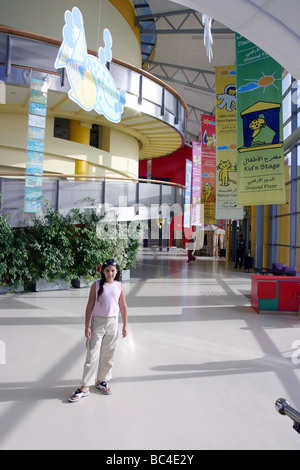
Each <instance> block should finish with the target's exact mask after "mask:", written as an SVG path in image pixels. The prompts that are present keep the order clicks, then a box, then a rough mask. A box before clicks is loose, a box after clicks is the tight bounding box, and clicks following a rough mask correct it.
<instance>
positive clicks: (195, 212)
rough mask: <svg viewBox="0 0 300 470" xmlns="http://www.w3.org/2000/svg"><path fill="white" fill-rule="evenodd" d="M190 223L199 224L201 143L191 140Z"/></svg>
mask: <svg viewBox="0 0 300 470" xmlns="http://www.w3.org/2000/svg"><path fill="white" fill-rule="evenodd" d="M192 146H193V154H192V156H193V160H192V162H193V167H192V220H191V223H192V225H200V224H201V143H200V142H195V141H193V142H192Z"/></svg>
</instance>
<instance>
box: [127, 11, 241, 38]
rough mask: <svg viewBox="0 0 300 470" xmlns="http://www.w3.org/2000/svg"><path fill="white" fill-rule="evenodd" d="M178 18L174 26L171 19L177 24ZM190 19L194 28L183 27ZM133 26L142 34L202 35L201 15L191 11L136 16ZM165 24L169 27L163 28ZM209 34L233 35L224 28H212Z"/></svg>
mask: <svg viewBox="0 0 300 470" xmlns="http://www.w3.org/2000/svg"><path fill="white" fill-rule="evenodd" d="M179 16H182V21H181V22H180V23H179V24H174V21H173V22H172V19H173V18H174V17H176V18H177V23H178V17H179ZM191 18H192V20H193V21H194V22H195V26H194V27H185V26H184V25H185V23H186V22H187V20H190V19H191ZM160 23H163V24H164V27H160ZM135 24H136V26H137V27H138V28H139V30H140V32H141V33H142V34H174V33H176V34H204V26H203V23H202V13H199V12H196V11H195V10H191V9H185V10H177V11H169V12H163V13H154V14H153V13H152V14H149V15H138V16H136V17H135ZM166 24H167V25H169V27H168V28H166V27H165V25H166ZM211 32H212V34H213V35H216V34H234V33H233V31H231V30H230V29H228V28H225V27H222V28H212V30H211Z"/></svg>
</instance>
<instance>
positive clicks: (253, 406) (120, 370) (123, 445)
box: [0, 249, 300, 450]
mask: <svg viewBox="0 0 300 470" xmlns="http://www.w3.org/2000/svg"><path fill="white" fill-rule="evenodd" d="M250 282H251V281H250V274H248V273H245V272H244V271H243V270H234V269H233V265H232V263H228V262H226V261H222V260H216V259H208V258H198V259H197V260H196V261H195V262H194V263H187V256H186V254H185V253H184V252H183V251H182V250H178V251H174V250H173V251H172V252H154V251H151V250H145V249H144V250H141V253H140V259H139V261H138V265H137V268H136V269H135V270H132V271H131V280H130V281H129V282H126V283H125V289H126V296H127V303H128V307H129V315H130V322H129V335H128V337H127V338H126V339H122V338H120V339H119V344H118V349H117V353H116V358H115V365H114V379H113V381H112V382H111V384H110V385H111V387H112V390H113V393H112V395H110V396H104V395H101V394H100V393H99V391H97V390H96V389H94V390H91V392H92V393H91V394H90V396H89V397H87V398H84V399H82V400H81V401H80V402H79V403H76V404H70V403H69V402H68V401H67V398H68V396H69V395H70V393H71V392H73V391H74V389H75V388H76V387H77V385H78V383H79V380H80V378H81V373H82V366H83V361H84V357H85V339H84V329H83V324H84V312H85V305H86V302H87V298H88V293H89V289H86V288H84V289H70V290H67V291H53V292H39V293H26V294H24V293H23V294H22V293H21V294H12V295H6V296H5V295H2V296H1V297H0V423H1V426H0V449H2V450H3V449H106V450H114V449H118V450H125V449H126V450H132V449H133V450H137V449H152V450H154V449H156V450H157V449H169V450H176V449H299V448H300V435H299V434H297V433H296V431H294V430H293V428H292V424H293V423H292V421H291V420H290V419H289V418H288V417H286V416H280V415H279V414H278V413H277V412H276V411H275V408H274V403H275V400H276V399H277V398H279V397H284V398H287V399H288V400H289V401H290V403H291V405H292V406H294V407H295V408H296V409H300V393H299V391H300V383H299V378H300V371H299V365H298V360H297V359H298V357H297V348H299V346H300V322H299V321H298V317H297V316H296V315H293V314H270V313H264V314H260V315H257V314H256V313H255V312H254V310H253V309H252V308H251V306H250V301H249V294H250Z"/></svg>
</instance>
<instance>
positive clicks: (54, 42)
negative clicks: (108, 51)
mask: <svg viewBox="0 0 300 470" xmlns="http://www.w3.org/2000/svg"><path fill="white" fill-rule="evenodd" d="M0 33H4V34H12V35H14V36H20V37H23V38H26V39H32V40H34V41H40V42H44V43H47V44H52V45H54V46H58V47H60V46H61V41H59V40H58V39H55V38H51V37H49V36H43V35H41V34H36V33H31V32H28V31H23V30H21V29H16V28H12V27H10V26H3V25H0ZM88 53H89V54H91V55H94V56H97V52H95V51H93V50H91V49H88ZM112 62H114V63H115V64H117V65H121V66H123V67H126V68H128V69H130V70H133V71H134V72H137V73H140V74H141V75H143V76H144V77H147V78H149V79H150V80H152V81H153V82H156V83H157V84H158V85H161V86H162V87H164V88H165V89H166V90H168V91H169V92H170V93H172V94H173V95H174V96H175V97H176V98H177V99H178V101H180V103H181V104H182V106H183V107H184V109H185V112H186V116H187V118H188V115H189V110H188V107H187V104H186V102H185V101H184V100H183V99H182V97H181V96H180V95H179V94H178V93H177V91H175V90H174V88H172V87H171V86H170V85H168V84H167V83H165V82H164V81H162V80H161V79H160V78H157V77H155V75H152V74H151V73H150V72H147V71H146V70H144V69H140V68H138V67H135V66H134V65H131V64H129V63H128V62H124V61H123V60H121V59H115V58H112ZM52 73H55V72H52ZM56 74H58V72H56Z"/></svg>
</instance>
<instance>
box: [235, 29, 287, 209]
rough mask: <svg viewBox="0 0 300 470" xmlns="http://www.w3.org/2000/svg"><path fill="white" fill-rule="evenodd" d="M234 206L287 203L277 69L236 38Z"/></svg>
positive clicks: (266, 57) (249, 44)
mask: <svg viewBox="0 0 300 470" xmlns="http://www.w3.org/2000/svg"><path fill="white" fill-rule="evenodd" d="M236 72H237V77H236V86H237V90H236V91H237V94H236V96H237V176H238V188H237V189H238V194H237V203H238V205H260V204H263V205H265V204H284V203H285V202H286V194H285V177H284V153H283V129H282V86H281V84H282V68H281V65H279V64H278V63H277V62H276V61H275V60H274V59H272V57H270V56H269V55H268V54H266V53H265V52H264V51H263V50H261V49H260V48H259V47H257V46H256V45H255V44H253V43H252V42H250V41H248V39H246V38H244V37H243V36H241V35H239V34H236Z"/></svg>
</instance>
